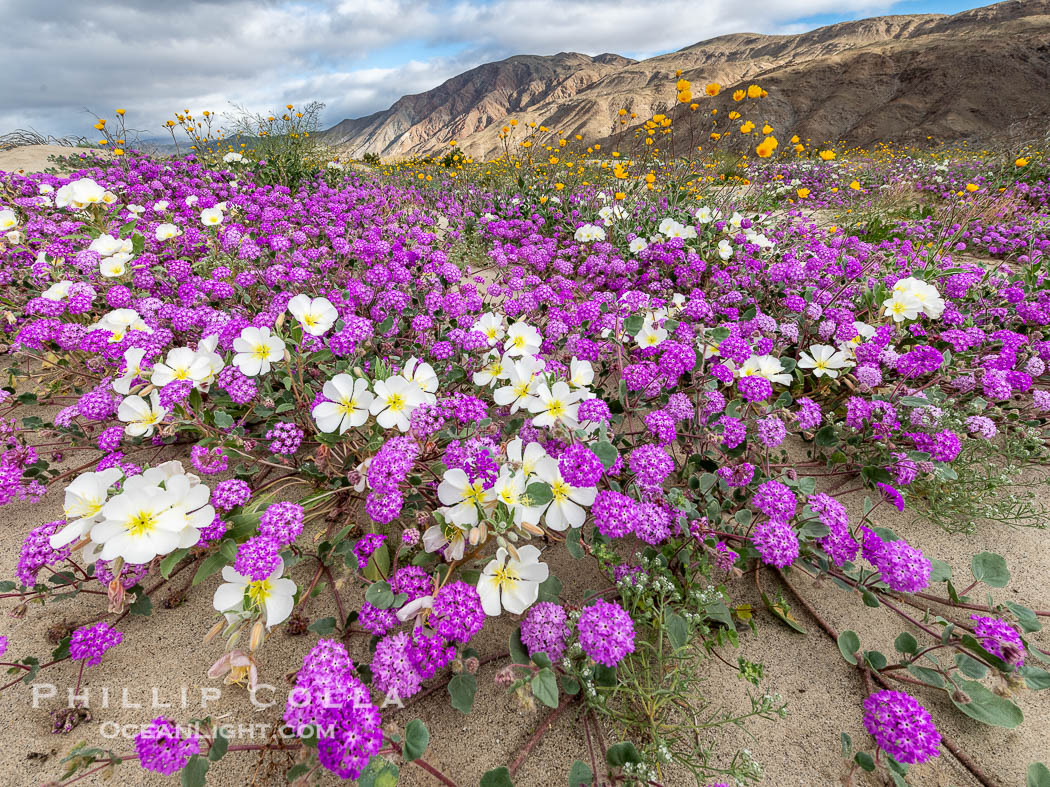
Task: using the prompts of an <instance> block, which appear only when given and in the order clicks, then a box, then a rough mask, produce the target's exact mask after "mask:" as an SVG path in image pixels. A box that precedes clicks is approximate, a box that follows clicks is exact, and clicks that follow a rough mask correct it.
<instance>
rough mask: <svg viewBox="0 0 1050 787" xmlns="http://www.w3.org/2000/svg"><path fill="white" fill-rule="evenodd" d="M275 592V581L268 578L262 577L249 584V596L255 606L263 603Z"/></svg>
mask: <svg viewBox="0 0 1050 787" xmlns="http://www.w3.org/2000/svg"><path fill="white" fill-rule="evenodd" d="M272 592H273V583H272V582H270V580H268V579H260V580H257V581H255V582H252V583H251V584H249V585H248V598H249V599H251V602H252V605H253V606H259V605H261V604H263V603H264V602H265V601H266V599H268V598H269V597H270V594H271V593H272Z"/></svg>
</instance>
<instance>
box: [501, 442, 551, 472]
mask: <svg viewBox="0 0 1050 787" xmlns="http://www.w3.org/2000/svg"><path fill="white" fill-rule="evenodd" d="M545 456H547V452H546V450H544V448H543V446H542V445H540V444H539V443H529V444H528V445H524V444H523V441H522V439H521V438H520V437H515V438H514V439H513V440H511V441H510V442H509V443H507V459H508V460H509V461H510V463H511V464H512V465H514V466H515V467H520V468H521V471H522V472H523V473H524V474H525V477H526V479H528V477H529V476H531V475H533V474H534V473H535V472H536V468H537V467H539V463H540V460H541V459H543V458H544V457H545Z"/></svg>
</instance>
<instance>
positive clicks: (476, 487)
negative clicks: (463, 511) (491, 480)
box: [463, 481, 485, 505]
mask: <svg viewBox="0 0 1050 787" xmlns="http://www.w3.org/2000/svg"><path fill="white" fill-rule="evenodd" d="M484 495H485V487H483V486H482V485H481V482H480V481H475V482H474V483H473V484H471V485H470V486H468V487H467V488H466V490H464V493H463V500H464V501H466V502H470V503H473V504H474V505H481V499H482V497H483V496H484Z"/></svg>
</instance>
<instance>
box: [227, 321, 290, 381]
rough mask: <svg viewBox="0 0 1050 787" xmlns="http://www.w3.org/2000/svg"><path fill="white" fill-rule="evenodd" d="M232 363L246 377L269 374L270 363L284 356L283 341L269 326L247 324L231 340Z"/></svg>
mask: <svg viewBox="0 0 1050 787" xmlns="http://www.w3.org/2000/svg"><path fill="white" fill-rule="evenodd" d="M233 349H234V351H235V352H236V355H234V356H233V365H234V366H236V367H237V368H238V369H240V370H241V374H243V375H245V376H247V377H256V376H258V375H260V374H269V372H270V364H272V363H276V362H277V361H279V360H281V358H283V357H284V342H283V341H281V339H280V337H278V336H274V335H273V334H272V333H271V332H270V329H269V328H255V327H253V326H248V327H247V328H245V329H244V330H242V331H241V335H240V336H238V337H237V338H236V339H234V340H233Z"/></svg>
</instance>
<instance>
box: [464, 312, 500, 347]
mask: <svg viewBox="0 0 1050 787" xmlns="http://www.w3.org/2000/svg"><path fill="white" fill-rule="evenodd" d="M471 330H472V331H481V332H482V333H483V334H485V338H486V339H488V340H489V347H495V346H496V345H497V344H499V342H500V340H501V339H502V338H503V337H504V336H506V335H507V332H506V330H504V328H503V318H502V317H501V316H500V315H498V314H493V313H492V312H487V313H485V314H483V315H481V316H480V317H479V318H478V321H477V322H476V323H474V326H473V327H472V328H471Z"/></svg>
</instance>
